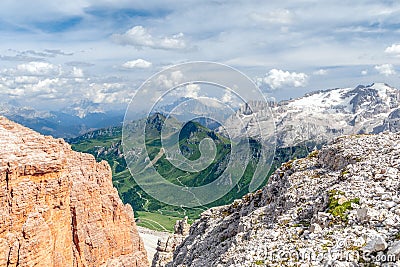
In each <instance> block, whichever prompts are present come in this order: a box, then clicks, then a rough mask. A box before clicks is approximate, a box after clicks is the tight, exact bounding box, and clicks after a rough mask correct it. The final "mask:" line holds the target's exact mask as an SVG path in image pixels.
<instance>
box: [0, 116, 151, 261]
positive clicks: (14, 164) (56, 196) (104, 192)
mask: <svg viewBox="0 0 400 267" xmlns="http://www.w3.org/2000/svg"><path fill="white" fill-rule="evenodd" d="M0 147H1V149H0V266H76V267H79V266H90V267H92V266H132V267H134V266H148V262H147V258H146V252H145V250H144V247H143V243H142V241H141V239H140V237H139V235H138V233H137V230H136V225H135V222H134V217H133V211H132V208H131V207H130V206H129V205H125V206H124V205H123V203H122V202H121V200H120V199H119V197H118V193H117V191H116V189H115V188H113V186H112V180H111V179H112V177H111V170H110V168H109V166H108V164H107V163H105V162H101V163H98V162H96V161H95V159H94V157H93V156H91V155H88V154H83V153H77V152H73V151H72V150H71V149H70V146H69V145H68V144H67V143H65V142H64V141H63V140H61V139H54V138H52V137H47V136H42V135H40V134H38V133H36V132H34V131H32V130H30V129H28V128H25V127H22V126H20V125H18V124H16V123H13V122H11V121H9V120H7V119H5V118H4V117H0Z"/></svg>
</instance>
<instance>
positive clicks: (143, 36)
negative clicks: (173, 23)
mask: <svg viewBox="0 0 400 267" xmlns="http://www.w3.org/2000/svg"><path fill="white" fill-rule="evenodd" d="M111 38H112V40H113V41H114V42H115V43H117V44H120V45H131V46H134V47H136V48H144V47H150V48H154V49H167V50H169V49H172V50H173V49H184V48H186V42H185V40H184V34H183V33H178V34H175V35H172V36H161V37H153V36H152V35H151V34H150V32H149V30H147V29H146V28H144V27H143V26H135V27H133V28H131V29H129V30H128V31H126V32H125V33H124V34H113V35H112V36H111Z"/></svg>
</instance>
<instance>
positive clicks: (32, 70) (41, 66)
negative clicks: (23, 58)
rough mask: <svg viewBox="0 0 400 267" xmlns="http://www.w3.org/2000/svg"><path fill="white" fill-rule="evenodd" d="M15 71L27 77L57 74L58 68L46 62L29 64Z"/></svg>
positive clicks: (24, 64) (18, 67)
mask: <svg viewBox="0 0 400 267" xmlns="http://www.w3.org/2000/svg"><path fill="white" fill-rule="evenodd" d="M16 70H17V71H18V72H21V73H25V74H28V75H51V74H55V73H58V72H59V68H58V67H57V66H55V65H53V64H50V63H47V62H35V61H34V62H29V63H23V64H20V65H18V66H17V68H16Z"/></svg>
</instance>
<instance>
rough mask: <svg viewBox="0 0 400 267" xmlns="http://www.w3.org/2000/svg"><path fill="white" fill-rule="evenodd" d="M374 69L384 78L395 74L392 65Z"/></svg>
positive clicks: (378, 66) (383, 65) (379, 66)
mask: <svg viewBox="0 0 400 267" xmlns="http://www.w3.org/2000/svg"><path fill="white" fill-rule="evenodd" d="M374 68H375V70H377V71H378V72H379V73H380V74H383V75H385V76H390V75H394V74H396V71H395V69H394V66H393V65H392V64H382V65H376V66H375V67H374Z"/></svg>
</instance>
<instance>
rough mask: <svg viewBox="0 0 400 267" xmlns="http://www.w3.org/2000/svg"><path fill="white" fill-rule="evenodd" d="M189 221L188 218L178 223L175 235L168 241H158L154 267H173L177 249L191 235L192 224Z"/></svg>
mask: <svg viewBox="0 0 400 267" xmlns="http://www.w3.org/2000/svg"><path fill="white" fill-rule="evenodd" d="M187 219H188V217H185V218H184V219H183V220H178V221H176V223H175V227H174V233H173V234H172V235H170V236H169V237H168V238H167V239H166V240H162V239H159V240H158V244H157V252H156V254H155V255H154V258H153V262H152V265H151V266H152V267H164V266H172V259H173V256H174V250H175V248H176V247H177V246H178V245H179V244H180V243H182V241H183V240H185V238H186V236H187V235H188V234H189V229H190V224H189V223H188V222H187Z"/></svg>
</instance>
